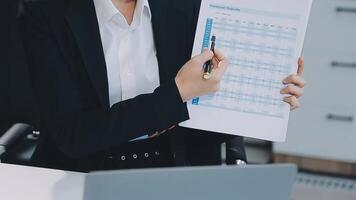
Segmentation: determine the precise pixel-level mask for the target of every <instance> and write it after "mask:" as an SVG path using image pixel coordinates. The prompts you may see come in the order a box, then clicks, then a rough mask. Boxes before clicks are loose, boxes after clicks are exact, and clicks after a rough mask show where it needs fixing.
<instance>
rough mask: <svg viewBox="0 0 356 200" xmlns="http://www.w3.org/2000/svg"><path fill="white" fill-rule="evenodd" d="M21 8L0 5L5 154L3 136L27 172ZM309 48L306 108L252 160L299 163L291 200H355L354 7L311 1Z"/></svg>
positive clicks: (28, 119)
mask: <svg viewBox="0 0 356 200" xmlns="http://www.w3.org/2000/svg"><path fill="white" fill-rule="evenodd" d="M18 2H19V1H18V0H2V1H1V3H0V15H1V16H0V17H1V18H0V19H1V21H0V22H1V23H0V25H1V28H0V38H1V44H0V55H1V59H0V92H1V93H0V94H1V98H0V147H1V145H2V144H1V141H2V140H1V136H2V135H3V134H5V133H8V134H9V133H10V134H18V135H17V136H18V137H17V138H16V140H14V141H15V142H12V143H11V145H10V146H7V150H8V151H7V152H6V153H5V154H3V155H2V156H1V160H2V161H3V162H8V163H15V164H23V165H26V164H28V159H29V158H30V156H31V154H32V152H33V149H34V148H35V145H36V141H37V139H38V136H39V132H38V131H37V130H36V121H37V119H38V117H37V113H36V105H35V102H34V100H33V97H32V92H31V87H30V81H29V77H28V73H27V66H26V62H25V59H24V55H23V49H22V44H21V39H20V35H19V25H18V23H17V21H16V17H17V16H18V14H19V9H20V8H21V7H20V6H19V3H18ZM304 47H305V48H304V58H305V61H306V69H305V74H304V77H305V79H306V80H307V81H308V86H307V88H306V90H305V97H303V99H302V108H301V109H300V110H298V111H295V112H293V113H292V114H291V117H290V123H289V131H288V139H287V142H286V143H276V144H272V143H270V142H265V141H260V140H255V139H249V138H246V140H245V143H246V150H247V154H248V160H249V163H252V164H264V163H273V162H293V163H296V164H298V166H299V169H300V173H299V175H298V177H297V179H296V184H295V188H294V192H293V197H292V198H293V199H294V200H315V199H323V200H329V199H340V200H342V199H345V200H349V199H350V200H351V199H352V200H354V199H356V122H355V120H356V119H355V117H356V95H354V86H356V0H314V5H313V9H312V14H311V17H310V24H309V29H308V32H307V37H306V41H305V45H304ZM18 123H21V124H18ZM14 124H17V125H16V126H13V125H14ZM26 124H27V125H26ZM8 130H10V131H8ZM6 145H7V144H6ZM222 149H223V155H224V146H223V147H222ZM0 153H1V148H0Z"/></svg>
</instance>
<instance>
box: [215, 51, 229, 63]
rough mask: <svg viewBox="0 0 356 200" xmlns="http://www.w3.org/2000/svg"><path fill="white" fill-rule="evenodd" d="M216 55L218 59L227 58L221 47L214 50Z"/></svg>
mask: <svg viewBox="0 0 356 200" xmlns="http://www.w3.org/2000/svg"><path fill="white" fill-rule="evenodd" d="M214 57H215V58H216V59H217V60H218V61H223V60H227V57H226V56H225V55H224V54H223V53H222V52H221V51H220V50H219V49H215V50H214Z"/></svg>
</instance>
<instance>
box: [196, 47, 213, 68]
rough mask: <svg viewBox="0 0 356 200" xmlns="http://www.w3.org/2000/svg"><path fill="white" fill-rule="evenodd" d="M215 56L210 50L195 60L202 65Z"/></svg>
mask: <svg viewBox="0 0 356 200" xmlns="http://www.w3.org/2000/svg"><path fill="white" fill-rule="evenodd" d="M213 56H214V53H213V52H212V51H210V50H208V49H206V50H204V51H203V53H201V54H199V55H197V56H195V57H194V58H193V60H195V61H197V62H198V63H200V64H201V65H203V64H204V63H206V62H207V61H208V60H211V59H212V58H213Z"/></svg>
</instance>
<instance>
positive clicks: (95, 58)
mask: <svg viewBox="0 0 356 200" xmlns="http://www.w3.org/2000/svg"><path fill="white" fill-rule="evenodd" d="M66 20H67V22H68V24H69V27H70V28H71V30H72V32H73V34H74V37H75V40H76V42H77V45H78V47H79V50H80V53H81V56H82V59H83V62H84V65H85V67H86V69H87V73H88V75H89V78H90V80H91V82H92V85H93V88H94V89H95V91H96V94H97V96H98V97H99V100H100V103H101V105H102V106H103V107H105V108H108V107H109V106H110V104H109V91H108V80H107V71H106V62H105V56H104V52H103V47H102V44H101V38H100V31H99V25H98V22H97V17H96V12H95V7H94V3H93V1H92V0H73V1H72V3H71V6H70V7H69V9H68V12H67V13H66Z"/></svg>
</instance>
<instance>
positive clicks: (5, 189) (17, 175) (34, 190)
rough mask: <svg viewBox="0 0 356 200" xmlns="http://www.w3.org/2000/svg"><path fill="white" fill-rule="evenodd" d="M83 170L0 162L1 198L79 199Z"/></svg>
mask: <svg viewBox="0 0 356 200" xmlns="http://www.w3.org/2000/svg"><path fill="white" fill-rule="evenodd" d="M84 178H85V174H84V173H75V172H66V171H60V170H51V169H42V168H33V167H23V166H16V165H8V164H0V199H3V200H29V199H34V200H82V199H83V191H84Z"/></svg>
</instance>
